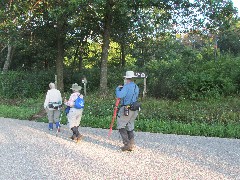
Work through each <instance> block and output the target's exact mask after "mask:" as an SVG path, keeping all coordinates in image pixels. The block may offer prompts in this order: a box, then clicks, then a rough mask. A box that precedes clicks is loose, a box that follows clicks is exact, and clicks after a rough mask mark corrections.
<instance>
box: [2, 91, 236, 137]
mask: <svg viewBox="0 0 240 180" xmlns="http://www.w3.org/2000/svg"><path fill="white" fill-rule="evenodd" d="M96 97H98V96H97V95H96V94H95V95H90V96H87V97H85V108H84V111H83V117H82V121H81V126H83V127H92V128H104V129H109V126H110V123H111V121H112V114H113V108H114V105H115V98H114V97H113V96H109V97H107V98H105V99H101V98H96ZM43 102H44V97H43V96H40V97H38V98H36V99H27V100H21V99H20V100H8V101H7V103H6V101H4V100H2V101H0V109H1V110H0V117H8V118H15V119H23V120H35V121H38V122H46V123H47V122H48V120H47V117H46V114H45V115H43V114H41V116H40V117H37V118H36V119H32V117H33V116H34V115H36V114H38V113H39V112H40V111H42V106H43V105H42V104H43ZM141 102H142V110H141V111H140V113H139V116H138V118H137V120H136V122H135V130H136V131H143V132H152V133H164V134H178V135H191V136H206V137H220V138H238V139H240V112H239V110H238V109H239V106H238V105H239V104H240V98H238V97H224V98H220V99H206V100H201V101H190V100H184V99H183V100H179V101H173V100H164V99H151V98H150V99H144V100H141ZM61 123H62V124H67V118H66V115H65V113H64V112H63V111H62V118H61ZM113 129H116V122H115V123H114V126H113Z"/></svg>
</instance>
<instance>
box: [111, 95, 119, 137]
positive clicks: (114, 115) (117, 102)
mask: <svg viewBox="0 0 240 180" xmlns="http://www.w3.org/2000/svg"><path fill="white" fill-rule="evenodd" d="M119 102H120V98H117V99H116V102H115V107H114V110H113V116H112V122H111V124H110V129H109V132H108V137H110V136H111V133H112V127H113V124H114V120H115V118H116V116H117V110H118V105H119Z"/></svg>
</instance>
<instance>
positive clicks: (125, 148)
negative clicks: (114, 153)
mask: <svg viewBox="0 0 240 180" xmlns="http://www.w3.org/2000/svg"><path fill="white" fill-rule="evenodd" d="M121 150H122V151H132V149H131V148H130V146H129V145H124V146H123V147H121Z"/></svg>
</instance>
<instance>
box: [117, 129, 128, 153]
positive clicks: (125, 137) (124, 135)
mask: <svg viewBox="0 0 240 180" xmlns="http://www.w3.org/2000/svg"><path fill="white" fill-rule="evenodd" d="M119 133H120V135H121V137H122V141H123V145H124V146H123V147H121V150H122V151H128V150H129V142H130V141H129V139H128V133H127V130H126V129H125V128H122V129H119Z"/></svg>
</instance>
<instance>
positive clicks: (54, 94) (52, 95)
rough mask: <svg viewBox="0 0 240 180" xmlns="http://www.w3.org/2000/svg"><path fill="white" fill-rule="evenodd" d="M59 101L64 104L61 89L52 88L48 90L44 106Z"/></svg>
mask: <svg viewBox="0 0 240 180" xmlns="http://www.w3.org/2000/svg"><path fill="white" fill-rule="evenodd" d="M53 102H55V103H58V102H59V104H62V95H61V93H60V91H59V90H57V89H50V90H48V92H47V95H46V98H45V102H44V108H47V107H48V104H49V103H53Z"/></svg>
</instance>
